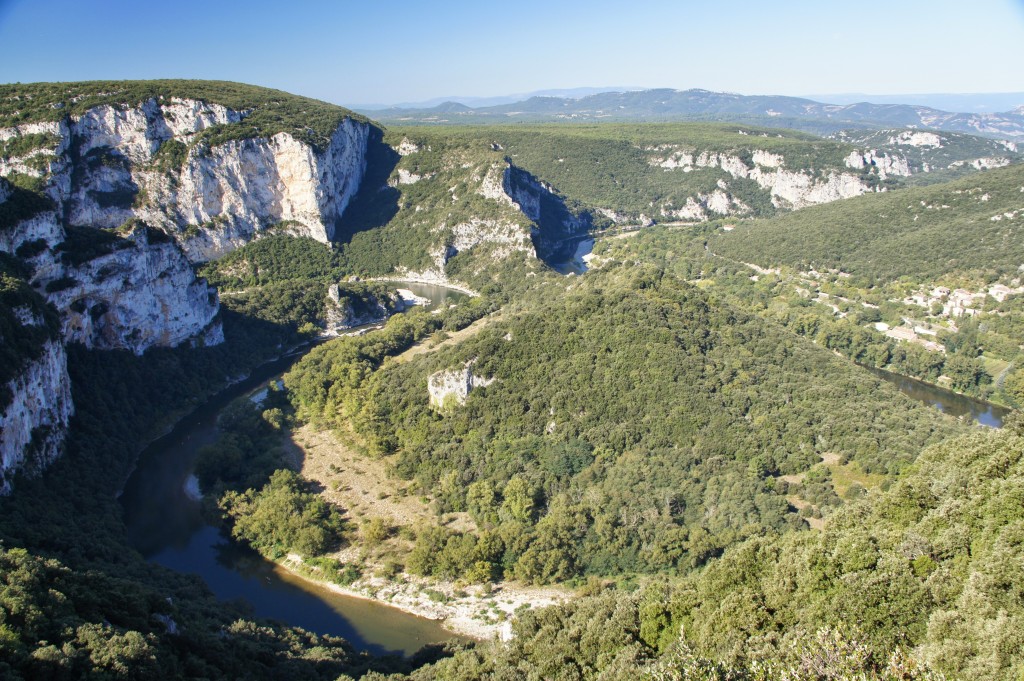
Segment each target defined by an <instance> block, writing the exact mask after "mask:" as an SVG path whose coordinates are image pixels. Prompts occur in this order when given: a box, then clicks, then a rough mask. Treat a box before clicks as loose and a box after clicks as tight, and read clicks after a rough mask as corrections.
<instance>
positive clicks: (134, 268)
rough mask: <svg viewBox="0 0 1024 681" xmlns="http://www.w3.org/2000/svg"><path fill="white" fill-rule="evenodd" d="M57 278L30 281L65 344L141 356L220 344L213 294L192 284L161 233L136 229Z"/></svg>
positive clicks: (184, 265) (189, 274)
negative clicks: (57, 316)
mask: <svg viewBox="0 0 1024 681" xmlns="http://www.w3.org/2000/svg"><path fill="white" fill-rule="evenodd" d="M57 273H59V274H60V277H59V278H58V279H50V280H49V281H46V280H45V279H39V280H37V283H39V284H41V285H43V286H44V287H47V288H48V292H47V297H48V298H49V300H50V302H52V303H53V304H54V306H55V307H56V308H57V309H58V310H60V311H61V318H62V331H63V334H64V339H65V340H66V341H67V342H70V343H81V344H83V345H85V346H86V347H89V348H97V349H104V350H108V349H117V348H123V349H128V350H131V351H132V352H134V353H136V354H142V353H143V352H145V351H146V350H147V349H148V348H150V347H153V346H162V347H176V346H178V345H181V344H182V343H185V342H186V341H192V342H194V343H196V344H203V345H216V344H218V343H221V342H223V340H224V335H223V331H222V329H221V325H220V319H219V317H218V312H219V309H220V307H219V301H218V298H217V292H216V290H215V289H213V288H212V287H210V286H208V285H207V283H206V280H204V279H197V278H196V275H195V272H194V270H193V269H192V265H191V264H190V263H189V262H188V259H186V258H185V256H184V254H183V253H182V252H181V249H180V248H179V247H178V246H177V244H175V243H174V242H173V241H171V240H170V238H169V237H167V236H166V235H164V233H163V232H159V231H157V230H153V229H149V228H145V227H139V228H137V229H135V230H133V231H132V232H131V234H129V235H128V236H127V237H126V238H124V239H122V240H120V241H119V242H118V243H117V244H116V245H115V247H114V248H112V249H111V252H109V253H107V254H105V255H101V256H99V257H96V258H93V259H91V260H89V261H87V262H84V263H82V264H80V265H77V266H65V267H61V268H59V269H58V270H57ZM55 284H59V287H58V286H55ZM54 289H55V290H54Z"/></svg>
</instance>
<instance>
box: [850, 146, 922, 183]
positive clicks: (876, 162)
mask: <svg viewBox="0 0 1024 681" xmlns="http://www.w3.org/2000/svg"><path fill="white" fill-rule="evenodd" d="M844 160H845V163H846V167H847V168H853V169H854V170H861V169H862V168H875V169H876V170H877V172H878V177H879V179H882V180H884V179H886V178H887V177H889V176H890V175H894V176H898V177H909V176H910V175H912V174H913V171H912V170H911V169H910V162H909V161H908V160H907V159H906V158H905V157H902V156H895V155H889V154H886V153H879V152H878V151H876V150H874V149H871V150H868V151H853V152H850V155H849V156H847V157H846V159H844Z"/></svg>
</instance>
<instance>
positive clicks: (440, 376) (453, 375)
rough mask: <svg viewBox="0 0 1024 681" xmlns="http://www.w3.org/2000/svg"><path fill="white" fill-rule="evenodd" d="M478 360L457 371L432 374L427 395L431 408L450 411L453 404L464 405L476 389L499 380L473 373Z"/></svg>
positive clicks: (467, 363)
mask: <svg viewBox="0 0 1024 681" xmlns="http://www.w3.org/2000/svg"><path fill="white" fill-rule="evenodd" d="M474 364H476V360H470V361H468V362H466V363H465V364H464V365H463V366H462V367H460V368H457V369H445V370H444V371H438V372H436V373H433V374H431V375H430V376H429V377H428V378H427V394H428V395H429V396H430V406H432V407H434V408H435V409H440V410H444V409H448V408H451V407H452V406H453V404H457V405H463V404H465V403H466V399H467V398H468V397H469V393H471V392H472V391H473V390H474V389H476V388H485V387H487V386H489V385H491V384H492V383H494V382H495V381H496V380H497V379H495V378H484V377H482V376H477V375H476V374H474V373H473V365H474Z"/></svg>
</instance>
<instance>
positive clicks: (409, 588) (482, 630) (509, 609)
mask: <svg viewBox="0 0 1024 681" xmlns="http://www.w3.org/2000/svg"><path fill="white" fill-rule="evenodd" d="M278 565H279V566H281V567H282V568H283V569H285V570H287V571H288V572H289V573H290V574H292V575H294V576H295V577H298V578H299V579H302V580H304V581H306V582H309V583H310V584H312V585H315V586H318V587H321V588H325V589H328V590H330V591H332V592H334V593H336V594H339V595H342V596H347V597H350V598H361V599H366V600H372V601H376V602H378V603H381V604H383V605H387V606H390V607H392V608H396V609H398V610H401V611H402V612H405V613H408V614H410V615H415V616H417V617H423V618H426V619H429V620H434V621H436V622H439V623H440V624H441V625H442V626H443V627H444V628H446V629H448V630H449V631H451V632H452V633H454V634H458V635H460V636H465V637H469V638H474V639H478V640H493V639H498V640H501V641H508V640H509V639H511V638H512V619H513V617H515V615H516V614H518V613H520V612H522V611H524V610H530V609H535V608H543V607H547V606H549V605H557V604H559V603H564V602H565V601H567V600H568V599H569V598H570V597H571V596H572V594H571V592H569V591H566V590H564V589H558V588H555V587H534V586H526V585H522V584H515V583H511V582H502V583H499V584H494V585H471V586H458V585H456V584H453V583H451V582H439V581H434V580H429V579H426V578H423V577H417V576H415V575H409V574H406V573H401V574H400V575H398V576H396V577H395V578H392V579H387V578H384V577H377V576H374V577H364V578H361V579H358V580H356V581H355V582H353V583H352V584H351V585H349V586H342V585H340V584H335V583H334V582H329V581H326V580H320V579H316V578H315V577H314V576H312V575H311V572H313V571H315V570H316V568H312V567H308V566H306V565H305V564H304V563H303V561H302V558H301V557H300V556H298V555H296V554H289V555H288V556H287V557H286V558H285V559H284V560H282V561H279V562H278Z"/></svg>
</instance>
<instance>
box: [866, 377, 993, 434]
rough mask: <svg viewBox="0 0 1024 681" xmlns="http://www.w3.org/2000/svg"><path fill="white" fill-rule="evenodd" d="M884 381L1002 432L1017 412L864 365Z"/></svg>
mask: <svg viewBox="0 0 1024 681" xmlns="http://www.w3.org/2000/svg"><path fill="white" fill-rule="evenodd" d="M860 366H862V367H864V368H865V369H867V370H868V371H870V372H871V373H873V374H874V375H875V376H878V377H879V378H881V379H882V380H884V381H888V382H889V383H892V384H893V385H894V386H896V387H897V388H899V389H900V391H901V392H902V393H903V394H904V395H907V396H908V397H910V398H912V399H915V400H918V401H919V402H924V403H925V404H928V405H931V406H933V407H935V408H936V409H938V410H939V411H941V412H942V413H944V414H949V415H950V416H956V417H958V418H969V419H971V420H973V421H977V422H978V423H980V424H981V425H983V426H989V427H991V428H1002V427H1003V420H1004V419H1005V418H1006V417H1007V416H1009V415H1010V413H1011V412H1012V411H1013V410H1012V409H1010V408H1008V407H1001V406H999V405H998V404H992V403H991V402H985V401H983V400H978V399H975V398H973V397H967V396H966V395H959V394H957V393H955V392H953V391H951V390H946V389H945V388H940V387H938V386H935V385H932V384H930V383H925V382H924V381H919V380H917V379H916V378H910V377H908V376H902V375H900V374H894V373H892V372H890V371H885V370H884V369H876V368H875V367H869V366H864V365H863V364H862V365H860Z"/></svg>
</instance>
